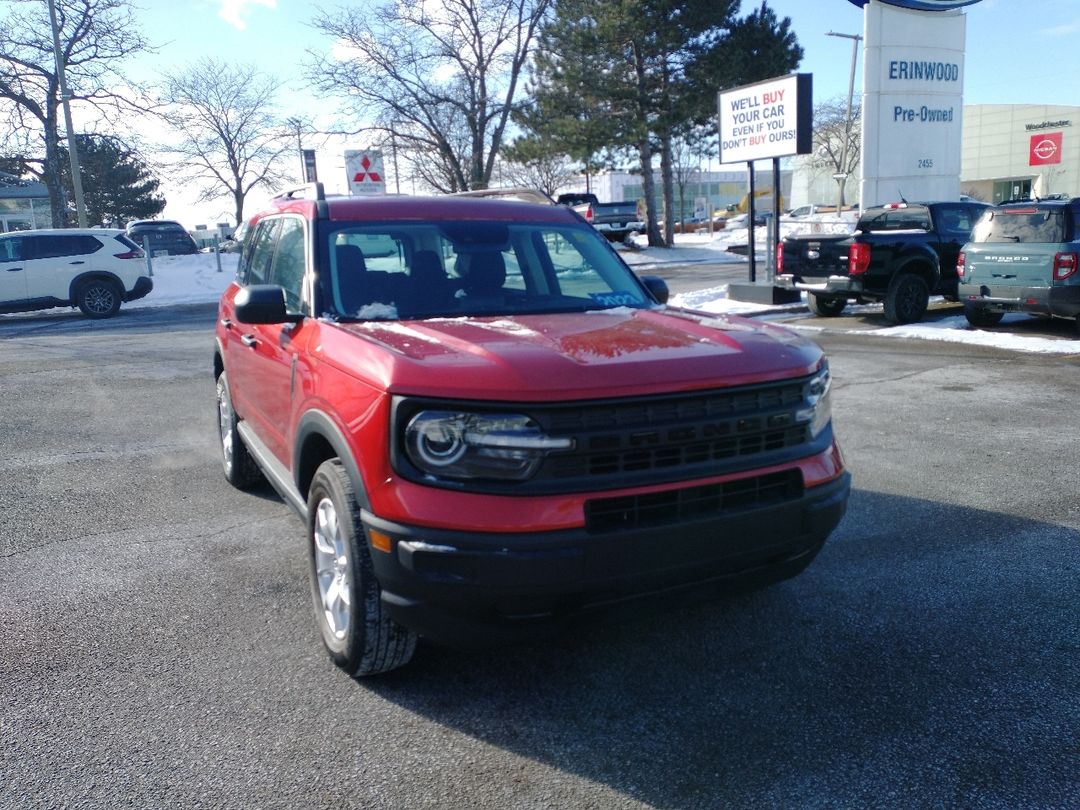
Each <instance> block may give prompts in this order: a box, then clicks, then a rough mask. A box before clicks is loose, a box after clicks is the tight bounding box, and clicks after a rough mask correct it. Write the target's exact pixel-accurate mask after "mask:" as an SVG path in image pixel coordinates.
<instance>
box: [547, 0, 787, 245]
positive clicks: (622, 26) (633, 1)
mask: <svg viewBox="0 0 1080 810" xmlns="http://www.w3.org/2000/svg"><path fill="white" fill-rule="evenodd" d="M738 11H739V2H738V0H681V2H680V1H679V0H559V2H557V3H556V5H555V15H554V17H553V18H552V19H551V20H550V21H549V23H548V24H547V25H546V26H545V28H544V30H543V31H542V34H541V48H540V49H539V50H538V52H537V56H536V58H535V59H534V62H533V68H534V85H535V92H534V98H535V99H536V104H537V107H538V109H539V110H541V111H547V112H550V113H553V115H551V117H550V118H547V117H546V116H544V115H538V116H536V118H535V119H534V123H533V129H534V130H536V131H539V130H547V129H548V128H550V129H551V130H552V131H555V132H556V133H558V137H561V138H563V139H565V140H566V141H567V144H568V148H567V150H566V151H567V152H568V154H571V155H575V157H576V156H577V154H581V153H582V152H586V151H587V152H589V154H596V153H597V152H598V151H600V149H602V148H607V149H616V150H617V149H623V148H627V147H631V146H632V147H633V149H634V150H635V151H636V153H637V155H638V162H639V165H640V171H641V175H642V188H643V192H644V196H645V204H646V217H647V224H648V237H649V244H650V245H662V244H664V243H665V240H664V239H662V238H661V236H660V229H659V224H658V217H657V210H656V209H657V206H656V201H655V199H654V198H655V195H654V193H653V179H652V178H653V161H654V157H655V156H656V154H657V153H658V152H659V154H660V157H661V177H662V181H663V188H664V198H665V201H666V205H665V211H666V220H667V221H666V227H665V231H666V240H667V243H668V244H670V241H671V238H672V232H673V230H674V228H673V225H674V204H673V199H674V192H673V189H674V182H673V176H674V165H673V157H672V149H673V141H674V139H675V138H677V137H680V136H685V135H686V134H687V132H688V131H689V130H691V129H692V128H693V127H694V126H695V125H696V126H699V127H700V126H702V125H703V122H704V121H707V120H710V119H711V118H713V117H715V114H716V93H717V91H718V90H719V89H720V88H723V87H734V86H738V85H740V84H745V83H748V82H751V81H756V80H758V79H764V78H770V77H772V76H778V75H783V74H785V73H788V72H790V71H791V70H792V69H794V68H795V67H796V66H797V65H798V63H799V61H800V60H801V58H802V49H801V48H799V46H798V43H797V41H796V40H795V37H794V35H793V34H792V33H791V31H790V21H789V20H788V19H786V18H785V19H784V20H782V21H780V20H777V18H776V15H775V13H774V12H773V11H772V10H771V9H769V8H768V6H767V5H766V4H765V3H764V2H763V3H762V5H761V7H760V8H759V9H757V10H755V11H754V12H752V13H751V14H750V15H748V16H747V17H746V18H743V19H740V18H739V17H738V16H737V14H738ZM597 143H599V144H600V145H599V146H597ZM570 145H573V146H575V147H576V148H577V152H575V150H574V149H571V148H569V146H570Z"/></svg>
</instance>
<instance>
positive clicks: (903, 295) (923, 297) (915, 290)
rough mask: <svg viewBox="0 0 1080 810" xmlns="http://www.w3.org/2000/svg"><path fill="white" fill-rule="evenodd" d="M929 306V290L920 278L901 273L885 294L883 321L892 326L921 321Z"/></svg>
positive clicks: (912, 274) (911, 274)
mask: <svg viewBox="0 0 1080 810" xmlns="http://www.w3.org/2000/svg"><path fill="white" fill-rule="evenodd" d="M929 305H930V288H929V287H928V286H927V285H926V282H925V281H924V280H923V279H922V277H921V276H917V275H915V274H914V273H901V274H900V275H898V276H897V277H896V278H894V279H893V281H892V284H890V285H889V291H888V292H887V293H886V294H885V320H887V321H888V322H889V323H893V324H904V323H915V322H916V321H920V320H922V317H923V315H925V314H926V308H927V307H928V306H929Z"/></svg>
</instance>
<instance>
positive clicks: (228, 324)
mask: <svg viewBox="0 0 1080 810" xmlns="http://www.w3.org/2000/svg"><path fill="white" fill-rule="evenodd" d="M221 325H222V326H223V327H225V328H226V329H232V319H231V318H222V319H221Z"/></svg>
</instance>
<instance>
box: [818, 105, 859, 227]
mask: <svg viewBox="0 0 1080 810" xmlns="http://www.w3.org/2000/svg"><path fill="white" fill-rule="evenodd" d="M861 121H862V111H861V109H860V106H859V104H858V103H857V102H856V103H855V104H854V105H853V106H852V108H851V118H850V119H849V118H848V114H847V102H846V101H843V100H841V99H830V100H828V101H825V102H822V103H821V104H818V105H817V106H816V107H815V108H814V151H813V152H812V153H811V154H810V155H809V157H808V160H807V163H808V164H809V165H810V166H812V167H813V168H815V169H819V170H828V171H829V173H830V174H832V175H836V176H839V175H843V177H844V179H843V180H842V181H841V180H840V179H837V183H839V184H840V191H839V196H840V205H841V207H843V206H844V205H845V204H846V202H845V200H844V187H845V185H846V181H847V178H849V177H850V176H851V175H852V174H853V173H854V171H855V169H856V168H858V166H859V161H860V160H861V159H862V154H861V151H860V133H861V131H862V126H861V124H860V122H861ZM845 142H846V145H847V149H846V151H845Z"/></svg>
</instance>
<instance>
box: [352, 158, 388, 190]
mask: <svg viewBox="0 0 1080 810" xmlns="http://www.w3.org/2000/svg"><path fill="white" fill-rule="evenodd" d="M345 173H346V175H348V178H349V192H350V193H351V194H353V195H368V194H385V193H386V177H385V175H384V173H383V157H382V152H378V151H375V150H367V151H360V150H351V149H347V150H346V151H345Z"/></svg>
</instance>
